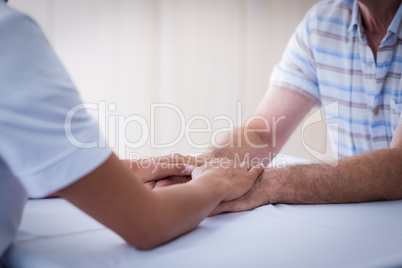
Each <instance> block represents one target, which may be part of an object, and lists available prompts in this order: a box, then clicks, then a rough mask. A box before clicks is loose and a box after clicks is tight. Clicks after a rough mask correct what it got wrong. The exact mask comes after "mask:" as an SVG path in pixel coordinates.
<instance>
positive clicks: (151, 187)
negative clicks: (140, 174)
mask: <svg viewBox="0 0 402 268" xmlns="http://www.w3.org/2000/svg"><path fill="white" fill-rule="evenodd" d="M155 184H156V181H149V182H146V183H144V185H145V187H147V188H148V189H151V190H152V189H153V188H155Z"/></svg>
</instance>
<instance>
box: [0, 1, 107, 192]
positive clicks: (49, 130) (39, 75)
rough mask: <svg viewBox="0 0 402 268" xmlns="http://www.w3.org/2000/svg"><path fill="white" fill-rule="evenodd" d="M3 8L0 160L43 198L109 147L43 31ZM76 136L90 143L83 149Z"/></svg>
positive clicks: (103, 155) (87, 170) (84, 169)
mask: <svg viewBox="0 0 402 268" xmlns="http://www.w3.org/2000/svg"><path fill="white" fill-rule="evenodd" d="M0 12H3V14H1V16H0V18H1V21H0V40H1V41H0V158H2V159H3V161H4V162H5V163H6V165H7V166H8V168H9V169H10V170H11V172H12V173H13V174H14V175H15V176H16V177H17V178H18V179H19V180H20V182H21V184H22V185H23V187H24V188H25V190H26V191H27V193H28V194H29V195H30V196H32V197H43V196H45V195H47V194H49V193H52V192H54V191H57V190H59V189H61V188H64V187H65V186H67V185H69V184H71V183H73V182H74V181H76V180H78V179H80V178H81V177H83V176H84V175H86V174H88V173H90V172H91V171H92V170H94V169H95V168H96V167H98V166H99V165H100V164H101V163H103V162H104V161H105V160H106V159H107V158H108V156H109V155H110V153H111V151H110V149H109V148H107V147H105V146H103V148H102V147H101V146H98V145H99V144H98V141H99V139H100V138H101V137H100V136H101V134H100V133H99V128H98V123H97V121H96V120H95V119H94V118H92V117H91V116H90V115H89V114H88V113H87V112H86V111H85V110H84V109H81V110H78V111H77V112H76V113H75V114H74V116H73V117H72V120H71V124H69V123H68V122H67V124H65V119H66V116H67V114H68V113H69V111H70V110H71V109H72V108H73V107H75V106H76V105H79V104H81V100H80V96H79V94H78V92H77V90H76V88H75V86H74V84H73V82H72V81H71V79H70V77H69V75H68V74H67V72H66V70H65V69H64V67H63V65H62V64H61V62H60V61H59V59H58V58H57V56H56V55H55V53H54V51H53V50H52V48H51V47H50V45H49V43H48V41H47V40H46V38H45V37H44V35H43V33H42V31H41V30H40V29H39V27H38V26H37V24H36V23H35V22H33V21H32V20H31V19H30V18H29V17H27V16H25V15H23V14H20V13H18V12H16V11H13V10H12V9H9V8H2V9H1V10H0ZM66 130H67V133H68V132H69V130H71V133H72V135H73V137H74V139H73V140H76V141H79V142H81V143H82V144H90V145H91V146H86V147H88V148H80V147H83V146H77V143H76V144H73V143H72V142H71V140H72V139H71V138H72V137H70V140H69V139H68V138H67V135H66Z"/></svg>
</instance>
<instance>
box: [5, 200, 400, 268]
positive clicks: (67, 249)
mask: <svg viewBox="0 0 402 268" xmlns="http://www.w3.org/2000/svg"><path fill="white" fill-rule="evenodd" d="M401 227H402V200H399V201H388V202H371V203H361V204H337V205H285V204H277V205H267V206H263V207H260V208H257V209H254V210H252V211H247V212H240V213H231V214H230V213H228V214H221V215H217V216H214V217H210V218H207V219H205V220H204V221H203V222H202V223H201V224H200V225H199V227H197V228H196V229H195V230H193V231H192V232H189V233H187V234H185V235H183V236H181V237H179V238H177V239H175V240H173V241H171V242H169V243H167V244H164V245H162V246H160V247H158V248H156V249H154V250H150V251H139V250H136V249H135V248H133V247H131V246H129V245H127V244H126V243H125V242H124V241H123V240H122V239H121V238H120V237H119V236H117V235H116V234H114V233H113V232H112V231H110V230H109V229H107V228H105V227H104V226H102V225H101V224H99V223H98V222H96V221H95V220H93V219H92V218H90V217H88V216H87V215H85V214H84V213H83V212H81V211H80V210H78V209H77V208H75V207H74V206H72V205H70V204H69V203H68V202H66V201H64V200H62V199H47V200H30V201H28V203H27V206H26V208H25V210H24V214H23V218H22V223H21V226H20V229H19V232H18V235H17V238H16V241H15V243H14V245H13V247H12V248H11V250H9V252H7V254H6V256H5V260H6V264H8V265H9V266H11V267H33V268H35V267H186V268H187V267H222V268H224V267H309V268H310V267H336V268H339V267H402V228H401Z"/></svg>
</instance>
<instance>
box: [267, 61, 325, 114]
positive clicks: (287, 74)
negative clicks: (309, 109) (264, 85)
mask: <svg viewBox="0 0 402 268" xmlns="http://www.w3.org/2000/svg"><path fill="white" fill-rule="evenodd" d="M269 85H270V86H278V87H284V88H287V89H289V90H292V91H295V92H297V93H299V94H301V95H303V96H305V97H306V98H308V99H310V100H311V101H313V102H314V103H315V105H317V106H321V105H322V104H321V96H320V93H319V90H318V86H317V85H316V84H315V83H313V82H311V81H309V80H307V79H306V78H304V77H301V76H298V75H297V74H294V73H292V72H291V71H283V70H280V68H278V67H277V66H276V67H275V68H274V71H273V72H272V75H271V79H270V82H269Z"/></svg>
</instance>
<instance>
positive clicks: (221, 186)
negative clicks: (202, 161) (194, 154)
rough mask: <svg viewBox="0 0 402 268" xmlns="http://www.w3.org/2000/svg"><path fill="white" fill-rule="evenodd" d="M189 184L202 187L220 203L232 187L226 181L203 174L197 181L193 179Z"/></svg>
mask: <svg viewBox="0 0 402 268" xmlns="http://www.w3.org/2000/svg"><path fill="white" fill-rule="evenodd" d="M191 183H195V184H198V186H202V187H204V188H205V190H206V191H207V193H209V194H212V195H213V196H214V198H218V199H220V200H219V201H222V200H223V199H224V198H225V197H226V196H228V195H229V194H230V193H231V192H232V185H231V184H230V183H229V182H228V181H226V180H225V179H223V178H220V177H219V176H216V175H213V174H208V173H206V174H203V175H201V176H200V177H198V178H197V179H193V180H192V181H191Z"/></svg>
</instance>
